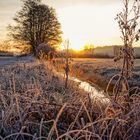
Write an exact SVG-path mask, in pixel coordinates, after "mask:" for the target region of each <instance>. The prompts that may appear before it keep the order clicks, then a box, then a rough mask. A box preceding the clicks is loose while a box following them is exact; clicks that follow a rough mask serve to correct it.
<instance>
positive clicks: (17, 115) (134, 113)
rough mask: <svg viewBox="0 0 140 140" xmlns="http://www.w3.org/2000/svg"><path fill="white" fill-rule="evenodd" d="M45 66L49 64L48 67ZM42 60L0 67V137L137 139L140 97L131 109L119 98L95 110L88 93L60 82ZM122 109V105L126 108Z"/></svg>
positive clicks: (18, 139)
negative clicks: (117, 102)
mask: <svg viewBox="0 0 140 140" xmlns="http://www.w3.org/2000/svg"><path fill="white" fill-rule="evenodd" d="M48 67H49V68H48ZM52 71H53V70H52V69H51V67H50V66H49V65H47V66H45V65H44V64H43V63H33V64H31V63H30V64H28V63H19V64H16V65H13V66H6V67H4V68H2V69H1V70H0V74H1V77H0V82H1V83H0V85H1V89H0V108H1V109H0V110H1V111H0V139H2V140H28V139H29V140H31V139H32V140H39V139H40V140H41V139H42V140H43V139H48V140H53V139H57V140H63V139H66V140H69V139H70V140H74V139H75V140H82V139H85V140H90V139H91V140H93V139H100V140H101V139H105V140H113V139H114V140H116V139H124V140H127V139H130V140H131V139H133V140H134V139H139V138H140V136H139V130H140V121H139V120H140V113H139V107H140V104H139V99H140V96H138V95H133V96H131V105H130V109H129V110H127V102H126V100H125V99H124V98H123V96H122V98H121V99H120V105H118V104H115V103H113V101H112V104H111V105H109V106H108V107H107V108H105V109H103V108H97V106H100V105H97V104H98V103H96V101H92V100H91V99H90V98H89V96H88V94H85V93H84V92H83V91H81V90H80V89H78V87H77V86H75V85H74V83H73V82H71V83H69V87H68V88H67V89H65V88H64V81H63V79H62V78H61V77H58V76H57V75H55V74H54V73H53V72H52ZM125 107H126V108H125Z"/></svg>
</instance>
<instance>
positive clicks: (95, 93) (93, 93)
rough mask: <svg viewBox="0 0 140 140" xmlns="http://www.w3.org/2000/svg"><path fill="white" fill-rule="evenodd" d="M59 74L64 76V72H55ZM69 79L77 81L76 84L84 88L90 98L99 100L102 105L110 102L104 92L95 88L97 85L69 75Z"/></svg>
mask: <svg viewBox="0 0 140 140" xmlns="http://www.w3.org/2000/svg"><path fill="white" fill-rule="evenodd" d="M57 73H58V74H59V75H61V76H62V77H64V74H62V73H59V72H57ZM69 80H72V81H74V82H76V83H78V86H79V88H80V89H82V90H84V91H85V92H87V93H89V95H90V98H91V99H92V100H93V101H96V102H99V103H101V104H102V105H109V104H110V103H111V101H110V99H109V98H108V97H107V96H105V93H104V91H103V90H101V89H99V88H97V86H94V85H91V84H89V83H88V82H85V81H81V80H79V79H78V78H75V77H72V76H69Z"/></svg>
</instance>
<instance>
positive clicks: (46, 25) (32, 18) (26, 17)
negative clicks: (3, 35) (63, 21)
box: [9, 0, 62, 53]
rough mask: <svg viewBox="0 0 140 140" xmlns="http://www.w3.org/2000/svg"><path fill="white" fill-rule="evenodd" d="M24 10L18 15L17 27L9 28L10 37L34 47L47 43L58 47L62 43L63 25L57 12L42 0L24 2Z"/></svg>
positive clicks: (16, 18) (15, 19) (33, 48)
mask: <svg viewBox="0 0 140 140" xmlns="http://www.w3.org/2000/svg"><path fill="white" fill-rule="evenodd" d="M22 1H23V6H22V9H21V10H20V11H19V12H18V13H17V14H16V16H15V18H14V21H15V23H16V24H15V25H12V26H11V25H10V26H9V31H10V33H9V34H10V36H11V37H12V38H13V39H14V40H16V41H20V42H26V43H27V44H29V45H30V46H31V47H32V50H33V52H34V53H35V52H36V51H35V50H36V46H38V45H39V44H41V43H46V44H48V45H50V46H53V47H57V46H59V44H60V43H61V34H62V31H61V25H60V23H59V21H58V19H57V16H56V13H55V10H54V9H53V8H51V7H49V6H48V5H45V4H42V3H41V0H22Z"/></svg>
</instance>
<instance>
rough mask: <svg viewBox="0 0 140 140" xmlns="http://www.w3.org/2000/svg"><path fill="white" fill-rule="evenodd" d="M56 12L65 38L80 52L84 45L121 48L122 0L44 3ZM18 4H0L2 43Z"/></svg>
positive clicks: (50, 0)
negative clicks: (120, 19) (119, 22)
mask: <svg viewBox="0 0 140 140" xmlns="http://www.w3.org/2000/svg"><path fill="white" fill-rule="evenodd" d="M43 3H45V4H48V5H50V6H52V7H54V8H55V9H56V12H57V15H58V18H59V21H60V23H61V25H62V31H63V33H64V34H63V38H64V39H69V40H70V42H71V46H72V48H75V49H80V47H81V46H83V45H85V44H90V43H91V44H94V45H95V46H103V45H120V44H122V41H121V39H120V35H121V33H120V30H119V27H118V24H117V21H115V17H116V15H117V13H119V12H120V11H121V10H122V5H123V3H122V0H119V1H116V0H98V1H96V0H77V1H74V0H69V1H67V2H66V1H65V0H59V1H55V0H43ZM21 5H22V2H21V1H19V0H6V1H5V0H1V1H0V19H1V23H0V36H1V38H0V40H2V39H4V38H5V36H6V27H7V25H8V24H10V23H12V22H13V21H12V18H13V17H14V15H15V14H16V12H17V11H18V10H19V9H21Z"/></svg>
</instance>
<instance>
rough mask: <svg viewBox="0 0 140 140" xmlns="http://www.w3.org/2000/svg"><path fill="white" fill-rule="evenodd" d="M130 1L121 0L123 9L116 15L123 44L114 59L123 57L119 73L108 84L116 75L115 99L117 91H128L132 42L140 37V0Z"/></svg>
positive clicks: (131, 65) (131, 69)
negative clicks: (139, 24)
mask: <svg viewBox="0 0 140 140" xmlns="http://www.w3.org/2000/svg"><path fill="white" fill-rule="evenodd" d="M131 2H132V1H130V0H123V4H124V8H123V11H122V12H120V13H119V14H117V17H116V20H117V21H118V24H119V28H120V31H121V34H122V36H121V39H122V41H123V44H124V45H123V46H122V47H121V48H120V53H119V55H118V56H117V59H116V60H120V59H123V64H122V69H121V73H120V74H119V75H115V76H114V77H113V78H112V79H111V80H110V82H109V84H110V83H111V81H112V80H114V79H115V78H116V77H118V81H117V82H116V85H115V87H114V93H115V100H116V98H117V95H118V94H119V92H122V90H126V91H128V88H129V84H128V79H129V78H131V76H132V71H133V68H134V49H133V43H134V42H135V41H138V40H139V37H140V29H138V19H139V16H140V1H139V0H134V1H133V3H131ZM108 86H109V85H108ZM107 89H108V87H107Z"/></svg>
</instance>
